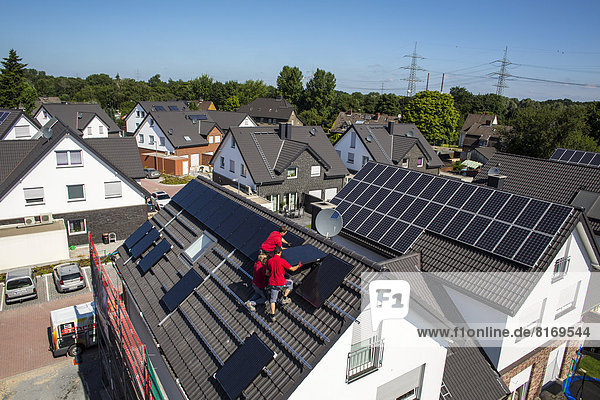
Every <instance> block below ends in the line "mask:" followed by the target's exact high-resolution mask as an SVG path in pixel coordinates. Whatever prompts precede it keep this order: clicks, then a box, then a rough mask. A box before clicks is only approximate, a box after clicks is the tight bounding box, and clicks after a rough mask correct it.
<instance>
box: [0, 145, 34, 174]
mask: <svg viewBox="0 0 600 400" xmlns="http://www.w3.org/2000/svg"><path fill="white" fill-rule="evenodd" d="M36 144H37V143H36V142H35V141H33V140H0V183H1V182H3V181H4V180H5V179H6V177H7V176H8V175H10V173H11V172H12V171H13V170H14V169H15V168H16V167H17V165H19V163H20V162H21V161H22V160H23V159H24V158H25V157H26V156H27V154H29V152H31V150H32V149H33V148H34V147H35V146H36Z"/></svg>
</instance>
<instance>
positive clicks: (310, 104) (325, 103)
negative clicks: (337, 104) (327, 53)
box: [300, 69, 335, 125]
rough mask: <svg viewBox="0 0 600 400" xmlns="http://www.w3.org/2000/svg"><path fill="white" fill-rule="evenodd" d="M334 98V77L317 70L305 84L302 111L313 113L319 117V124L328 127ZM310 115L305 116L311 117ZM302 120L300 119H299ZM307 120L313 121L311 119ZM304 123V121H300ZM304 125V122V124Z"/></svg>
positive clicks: (329, 73)
mask: <svg viewBox="0 0 600 400" xmlns="http://www.w3.org/2000/svg"><path fill="white" fill-rule="evenodd" d="M334 98H335V75H333V74H332V73H331V72H326V71H324V70H322V69H317V71H316V72H315V75H314V76H313V77H312V78H311V80H310V81H308V83H307V84H306V90H305V91H304V99H303V101H302V104H303V106H302V108H301V109H302V110H304V111H311V113H312V111H314V112H316V113H317V114H318V115H319V116H320V118H319V119H320V120H321V122H320V123H319V125H320V124H324V125H328V123H327V122H328V121H329V120H330V119H332V114H333V108H332V105H333V100H334ZM311 113H309V114H307V115H311ZM300 119H302V117H300ZM309 119H313V118H312V117H311V118H309ZM302 121H303V122H304V119H302ZM305 124H306V122H305ZM309 125H310V124H309Z"/></svg>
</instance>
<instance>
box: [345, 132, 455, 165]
mask: <svg viewBox="0 0 600 400" xmlns="http://www.w3.org/2000/svg"><path fill="white" fill-rule="evenodd" d="M352 128H354V130H355V131H356V133H357V135H358V136H359V137H360V139H361V141H362V143H363V144H364V145H365V147H366V148H367V150H368V151H369V153H370V154H371V157H372V158H373V159H374V160H375V161H377V162H380V163H384V164H390V165H391V164H397V163H399V162H401V161H402V157H403V156H404V155H405V154H406V153H407V152H408V151H409V150H410V149H411V148H412V147H413V146H414V145H417V146H418V147H419V149H421V152H422V153H423V154H424V155H425V158H426V159H427V167H429V168H438V167H442V166H443V165H444V163H443V161H442V160H441V159H440V158H439V157H438V155H437V154H436V152H435V150H433V147H431V145H430V144H429V143H428V142H427V139H425V137H424V136H423V134H422V133H421V131H420V130H419V128H417V126H416V125H415V124H395V125H394V134H393V135H390V134H389V131H388V127H387V126H383V125H364V124H355V125H352V127H350V128H349V129H348V131H349V130H350V129H352ZM348 131H346V132H348ZM369 136H374V137H375V138H376V140H371V141H369V140H367V137H369Z"/></svg>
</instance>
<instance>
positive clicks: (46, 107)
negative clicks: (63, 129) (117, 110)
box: [34, 103, 121, 139]
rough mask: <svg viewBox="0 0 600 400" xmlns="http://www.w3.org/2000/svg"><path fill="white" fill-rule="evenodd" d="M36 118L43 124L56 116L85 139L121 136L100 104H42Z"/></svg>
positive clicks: (118, 129)
mask: <svg viewBox="0 0 600 400" xmlns="http://www.w3.org/2000/svg"><path fill="white" fill-rule="evenodd" d="M34 118H35V119H36V121H37V122H38V123H39V124H40V125H41V126H43V125H45V124H46V123H47V122H48V121H50V120H51V119H52V118H56V119H58V120H59V121H60V122H61V123H63V124H64V125H66V126H68V127H69V128H71V130H72V131H73V132H79V133H80V134H81V135H82V136H83V138H84V139H88V138H107V137H109V136H119V135H120V132H121V129H120V128H119V127H118V126H117V124H116V123H115V121H114V120H113V119H112V118H111V117H109V116H108V114H106V112H105V111H104V110H103V109H102V108H101V107H100V106H99V105H98V104H80V103H74V104H67V103H61V104H53V103H48V104H42V106H41V107H40V108H39V109H38V110H37V111H36V112H35V114H34Z"/></svg>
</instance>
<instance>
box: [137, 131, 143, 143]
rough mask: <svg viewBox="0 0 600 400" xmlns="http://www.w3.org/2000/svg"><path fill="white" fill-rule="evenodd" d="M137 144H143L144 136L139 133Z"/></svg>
mask: <svg viewBox="0 0 600 400" xmlns="http://www.w3.org/2000/svg"><path fill="white" fill-rule="evenodd" d="M138 143H144V135H142V134H141V133H140V134H139V135H138Z"/></svg>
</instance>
